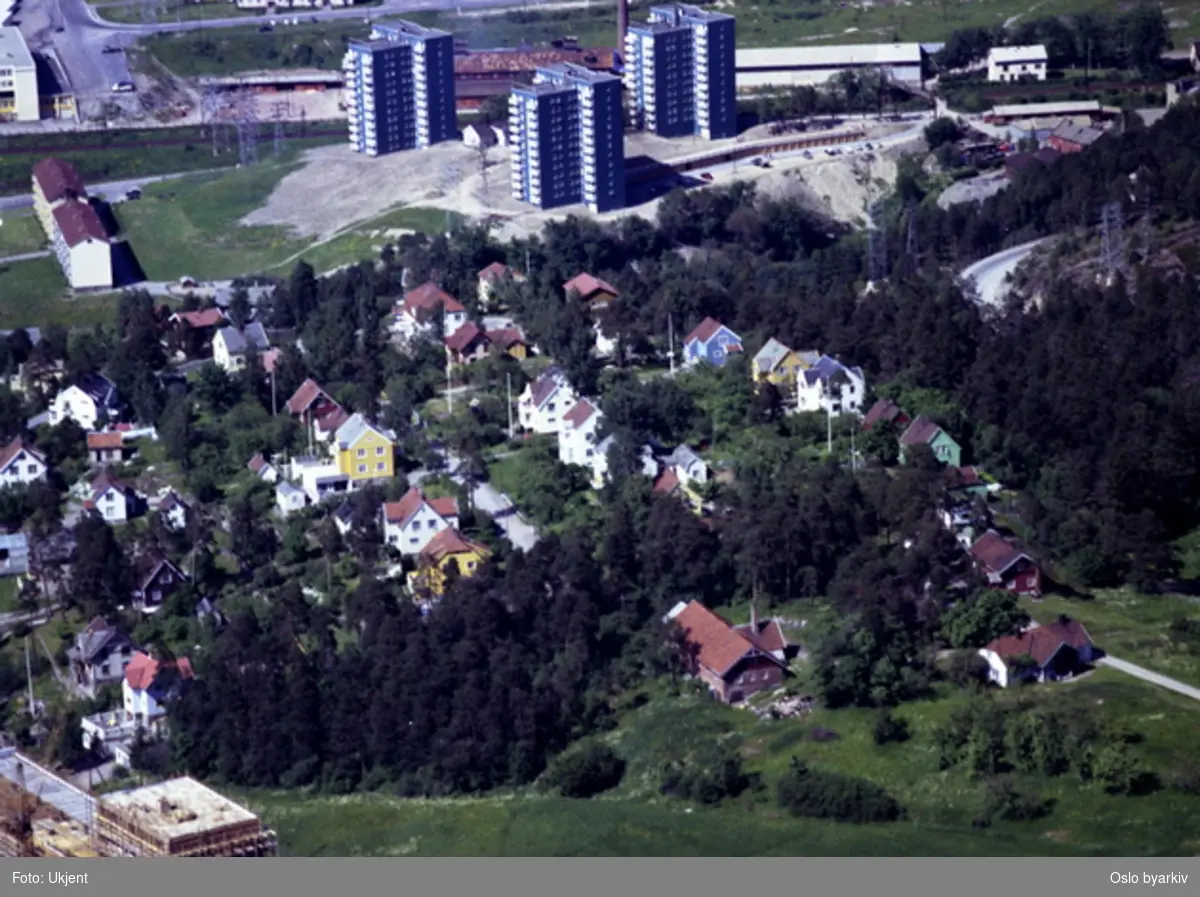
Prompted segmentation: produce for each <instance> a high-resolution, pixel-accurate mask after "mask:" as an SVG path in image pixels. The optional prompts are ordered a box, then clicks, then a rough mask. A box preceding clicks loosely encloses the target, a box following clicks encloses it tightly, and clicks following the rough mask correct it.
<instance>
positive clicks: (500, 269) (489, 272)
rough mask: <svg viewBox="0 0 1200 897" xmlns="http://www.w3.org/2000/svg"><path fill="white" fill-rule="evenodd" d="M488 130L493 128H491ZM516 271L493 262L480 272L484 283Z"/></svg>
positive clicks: (500, 263)
mask: <svg viewBox="0 0 1200 897" xmlns="http://www.w3.org/2000/svg"><path fill="white" fill-rule="evenodd" d="M488 130H491V129H490V128H489V129H488ZM493 136H494V135H493ZM514 273H515V272H514V271H513V269H512V268H510V267H509V266H508V265H506V264H504V262H492V263H491V264H490V265H488V266H487V267H486V268H484V269H482V270H481V271H480V272H479V279H480V280H482V281H483V282H484V283H493V282H495V281H497V280H500V279H501V278H502V277H504V275H505V274H510V275H511V274H514Z"/></svg>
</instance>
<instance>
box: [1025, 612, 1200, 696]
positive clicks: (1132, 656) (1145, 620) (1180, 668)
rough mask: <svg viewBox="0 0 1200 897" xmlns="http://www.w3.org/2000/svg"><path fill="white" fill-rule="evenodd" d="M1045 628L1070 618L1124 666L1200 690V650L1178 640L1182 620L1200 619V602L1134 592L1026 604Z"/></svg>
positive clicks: (1198, 645) (1197, 646) (1199, 647)
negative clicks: (1176, 630)
mask: <svg viewBox="0 0 1200 897" xmlns="http://www.w3.org/2000/svg"><path fill="white" fill-rule="evenodd" d="M1025 609H1026V610H1027V611H1028V612H1029V614H1030V615H1031V616H1032V617H1033V618H1034V619H1035V620H1037V621H1038V622H1039V623H1049V622H1052V621H1053V620H1055V619H1056V618H1057V617H1058V615H1059V614H1066V615H1067V616H1070V617H1074V618H1075V619H1077V620H1079V621H1081V622H1082V623H1083V625H1084V626H1086V627H1087V630H1088V632H1089V633H1091V636H1092V638H1093V639H1094V640H1095V642H1096V644H1097V645H1099V646H1100V647H1101V648H1103V649H1104V650H1105V651H1106V652H1107V653H1109V654H1112V655H1114V656H1116V657H1119V658H1121V659H1122V660H1128V661H1130V662H1132V663H1136V664H1140V665H1141V666H1144V667H1146V668H1147V669H1151V670H1155V671H1157V672H1159V673H1162V674H1163V675H1165V676H1173V677H1174V678H1176V679H1179V680H1181V681H1183V682H1187V683H1190V684H1191V685H1196V686H1200V644H1195V645H1193V644H1192V643H1190V642H1188V641H1187V640H1185V639H1183V638H1180V637H1179V636H1175V635H1173V634H1172V632H1171V629H1170V626H1171V623H1173V622H1174V621H1176V620H1180V619H1200V602H1197V601H1196V599H1194V598H1186V597H1184V596H1181V595H1141V594H1138V593H1136V592H1133V591H1130V590H1128V589H1101V590H1100V591H1098V592H1097V593H1096V595H1095V596H1094V597H1093V598H1091V599H1089V600H1086V601H1078V600H1072V599H1069V598H1062V597H1060V596H1057V595H1048V596H1046V597H1045V598H1044V599H1043V600H1041V601H1036V602H1035V601H1026V602H1025Z"/></svg>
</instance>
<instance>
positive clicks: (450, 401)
mask: <svg viewBox="0 0 1200 897" xmlns="http://www.w3.org/2000/svg"><path fill="white" fill-rule="evenodd" d="M446 411H447V413H449V414H453V413H454V393H452V392H451V391H450V355H449V354H448V353H447V355H446Z"/></svg>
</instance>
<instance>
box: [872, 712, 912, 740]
mask: <svg viewBox="0 0 1200 897" xmlns="http://www.w3.org/2000/svg"><path fill="white" fill-rule="evenodd" d="M910 734H911V733H910V732H909V730H908V722H907V721H906V720H902V719H896V717H894V716H893V715H892V712H891V711H890V710H888V709H887V708H884V709H883V710H880V711H879V715H878V716H876V717H875V743H876V744H890V743H892V742H896V743H900V742H903V741H908V739H909V735H910Z"/></svg>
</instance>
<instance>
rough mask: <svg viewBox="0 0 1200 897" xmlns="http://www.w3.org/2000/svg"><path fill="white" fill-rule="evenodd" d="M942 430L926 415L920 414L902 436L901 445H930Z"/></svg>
mask: <svg viewBox="0 0 1200 897" xmlns="http://www.w3.org/2000/svg"><path fill="white" fill-rule="evenodd" d="M941 431H942V428H941V427H940V426H938V425H937V424H936V423H934V422H933V420H932V419H931V418H928V417H926V416H925V415H924V414H918V415H917V416H916V417H915V418H914V419H913V422H912V423H911V424H909V425H908V428H907V429H906V430H905V431H904V432H903V433H902V434H901V435H900V444H901V445H929V443H931V442H933V440H935V439H937V435H938V433H940V432H941Z"/></svg>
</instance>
